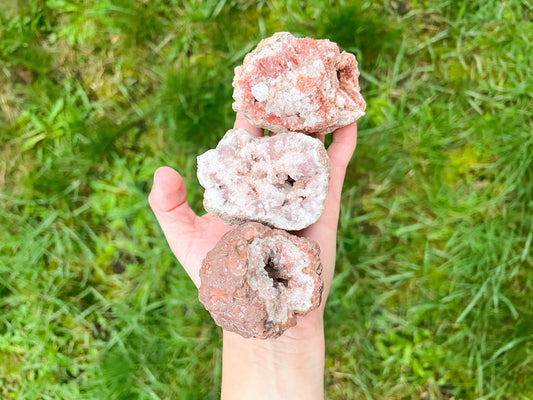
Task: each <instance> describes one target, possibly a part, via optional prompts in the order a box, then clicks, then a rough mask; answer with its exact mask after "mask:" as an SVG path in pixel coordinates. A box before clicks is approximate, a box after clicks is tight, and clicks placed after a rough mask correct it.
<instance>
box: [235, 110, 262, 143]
mask: <svg viewBox="0 0 533 400" xmlns="http://www.w3.org/2000/svg"><path fill="white" fill-rule="evenodd" d="M237 128H241V129H244V130H246V131H248V132H249V133H250V134H252V135H253V136H256V137H263V136H264V130H263V129H262V128H258V127H256V126H253V125H252V124H251V123H250V122H248V120H247V119H246V117H245V116H244V115H242V114H239V113H237V117H236V118H235V124H234V125H233V129H237Z"/></svg>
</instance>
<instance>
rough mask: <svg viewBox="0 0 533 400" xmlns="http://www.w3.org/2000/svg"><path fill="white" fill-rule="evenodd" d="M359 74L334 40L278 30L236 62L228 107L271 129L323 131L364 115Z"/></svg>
mask: <svg viewBox="0 0 533 400" xmlns="http://www.w3.org/2000/svg"><path fill="white" fill-rule="evenodd" d="M358 78H359V70H358V69H357V61H356V59H355V56H354V55H353V54H350V53H346V52H342V53H340V52H339V48H338V47H337V45H336V44H335V43H333V42H330V41H329V40H314V39H310V38H303V39H298V38H295V37H294V36H292V35H291V34H290V33H288V32H278V33H276V34H274V35H273V36H272V37H270V38H268V39H264V40H262V41H261V42H259V44H258V46H257V47H256V48H255V49H254V50H253V51H252V52H251V53H249V54H247V55H246V57H245V58H244V62H243V65H241V66H238V67H236V68H235V77H234V79H233V87H234V91H233V98H234V100H235V102H234V103H233V109H234V110H235V111H237V112H239V113H241V114H244V115H245V116H246V117H247V118H248V120H249V121H250V122H251V123H252V124H253V125H255V126H257V127H260V128H264V129H268V130H270V131H272V132H276V133H281V132H287V131H295V132H304V133H310V134H318V135H325V134H327V133H329V132H333V131H334V130H335V129H337V128H340V127H342V126H345V125H348V124H351V123H352V122H354V121H356V120H357V119H358V118H360V117H361V116H363V115H364V110H365V107H366V104H365V101H364V99H363V97H362V96H361V94H360V93H359V91H360V87H359V81H358Z"/></svg>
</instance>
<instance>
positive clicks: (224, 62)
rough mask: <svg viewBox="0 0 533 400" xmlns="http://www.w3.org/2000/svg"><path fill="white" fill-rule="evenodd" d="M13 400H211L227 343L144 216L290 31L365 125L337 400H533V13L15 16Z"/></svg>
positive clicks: (331, 318)
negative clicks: (261, 46)
mask: <svg viewBox="0 0 533 400" xmlns="http://www.w3.org/2000/svg"><path fill="white" fill-rule="evenodd" d="M0 15H1V16H0V206H1V207H0V226H1V227H2V229H0V398H5V399H77V398H80V399H81V398H83V399H107V398H109V399H215V398H218V396H219V386H220V368H221V360H220V356H221V334H220V330H219V329H218V328H216V327H215V326H214V324H213V323H212V322H211V320H210V318H209V315H208V313H207V312H206V311H205V310H204V309H203V308H202V306H201V304H200V303H199V302H198V300H197V297H196V296H197V294H196V289H195V288H194V286H193V285H192V283H191V282H190V281H189V279H188V278H187V276H186V274H185V273H184V272H183V270H182V269H181V267H180V266H179V265H178V264H177V262H176V261H175V259H174V258H173V256H172V255H171V253H170V250H169V249H168V247H167V245H166V243H165V241H164V239H163V236H162V234H161V232H160V229H159V227H158V225H157V223H156V222H155V220H154V218H153V216H152V214H151V211H150V210H149V207H148V204H147V194H148V192H149V190H150V186H151V178H152V175H153V172H154V170H155V169H156V168H157V167H158V166H160V165H170V166H173V167H175V168H177V169H179V170H180V171H181V172H182V174H183V175H184V176H185V178H186V181H187V184H188V188H189V201H190V202H191V203H192V205H193V208H194V209H195V210H197V211H198V212H202V206H201V199H202V197H201V196H202V193H201V191H200V189H199V186H198V184H197V181H196V178H195V156H196V155H197V154H199V153H201V152H203V151H204V150H206V149H208V148H211V147H214V146H215V144H216V143H217V141H218V139H219V138H220V137H221V136H222V135H223V134H224V132H225V130H226V129H228V128H229V127H230V126H231V125H232V119H233V118H234V114H233V112H232V110H231V102H232V99H231V94H232V88H231V80H232V77H233V68H234V67H235V66H236V65H239V64H240V63H241V62H242V58H243V57H244V54H246V53H247V52H248V51H250V50H251V49H252V48H253V47H254V46H255V45H256V44H257V42H258V41H259V40H260V39H261V38H264V37H267V36H269V35H271V34H272V33H274V32H276V31H280V30H287V31H291V32H293V33H295V34H297V35H301V36H304V35H308V36H312V37H315V38H330V39H331V40H334V41H336V42H337V43H338V44H339V45H340V46H341V47H342V48H343V49H345V50H347V51H350V52H353V53H354V54H356V56H357V58H358V60H359V62H360V67H361V70H362V75H361V85H362V91H363V94H364V96H365V99H366V100H367V103H368V107H367V114H366V116H365V117H364V118H362V119H361V120H360V123H359V143H358V149H357V151H356V155H355V157H354V159H353V161H352V163H351V165H350V168H349V171H348V176H347V181H346V184H345V192H344V196H343V203H342V212H341V219H340V230H339V246H338V263H337V273H336V277H335V279H334V282H333V288H332V292H331V294H330V298H329V301H328V304H327V308H326V335H327V358H326V391H327V394H328V398H331V399H376V400H377V399H383V400H384V399H402V400H403V399H421V400H430V399H435V400H440V399H448V400H450V399H452V398H455V399H456V400H459V399H513V400H514V399H520V400H526V399H533V378H532V377H533V300H532V294H531V293H533V124H532V121H533V75H532V74H531V71H532V70H533V45H532V42H533V41H532V40H531V38H533V4H532V3H531V2H530V1H518V0H505V1H496V0H494V1H491V0H483V1H482V0H473V1H466V0H465V1H444V2H442V1H429V0H428V1H416V0H412V1H387V0H385V1H379V2H363V1H333V0H330V1H308V2H298V1H294V0H279V1H274V2H263V1H261V2H254V1H249V0H238V1H231V2H230V1H220V0H217V1H216V0H205V1H201V2H197V1H191V0H187V1H178V0H166V1H164V0H155V1H147V0H135V1H133V0H120V1H110V0H91V1H89V0H79V1H74V0H69V1H67V0H48V1H44V0H28V1H16V0H7V1H3V2H1V3H0Z"/></svg>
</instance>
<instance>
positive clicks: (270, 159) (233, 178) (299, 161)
mask: <svg viewBox="0 0 533 400" xmlns="http://www.w3.org/2000/svg"><path fill="white" fill-rule="evenodd" d="M198 180H199V182H200V184H201V185H202V186H203V187H204V188H205V192H204V207H205V209H206V210H207V211H208V212H209V213H211V214H213V215H214V216H216V217H219V218H220V219H222V220H223V221H224V222H225V223H227V224H230V225H232V224H238V223H242V222H246V221H258V222H262V223H265V224H267V225H270V226H273V227H275V228H280V229H286V230H300V229H303V228H305V227H307V226H309V225H311V224H312V223H314V222H316V220H317V219H318V218H319V217H320V215H321V214H322V210H323V207H324V201H325V199H326V194H327V190H328V184H329V158H328V156H327V153H326V149H325V148H324V145H323V144H322V142H321V141H320V140H318V139H316V138H313V137H310V136H307V135H304V134H302V133H295V132H294V133H282V134H278V135H274V136H268V137H254V136H252V135H251V134H250V133H248V132H247V131H245V130H244V129H232V130H229V131H228V132H227V133H226V135H225V136H224V137H223V138H222V140H221V141H220V142H219V144H218V145H217V147H216V149H212V150H209V151H207V152H206V153H204V154H202V155H200V156H198Z"/></svg>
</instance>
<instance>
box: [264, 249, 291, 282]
mask: <svg viewBox="0 0 533 400" xmlns="http://www.w3.org/2000/svg"><path fill="white" fill-rule="evenodd" d="M265 271H266V272H267V274H268V277H269V278H270V279H272V286H273V287H275V288H278V287H279V285H283V286H285V287H287V286H289V280H288V279H285V278H283V276H282V275H281V274H280V270H279V268H277V266H276V264H275V263H274V260H273V258H272V256H268V259H267V262H266V265H265Z"/></svg>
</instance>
